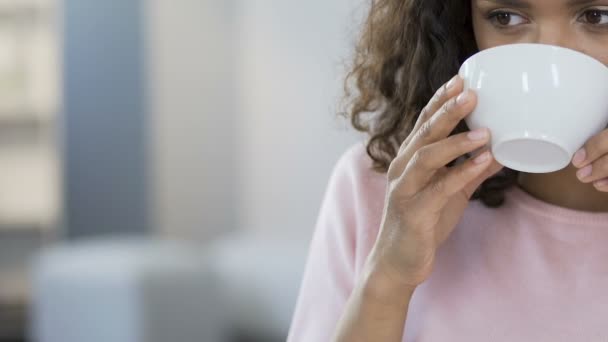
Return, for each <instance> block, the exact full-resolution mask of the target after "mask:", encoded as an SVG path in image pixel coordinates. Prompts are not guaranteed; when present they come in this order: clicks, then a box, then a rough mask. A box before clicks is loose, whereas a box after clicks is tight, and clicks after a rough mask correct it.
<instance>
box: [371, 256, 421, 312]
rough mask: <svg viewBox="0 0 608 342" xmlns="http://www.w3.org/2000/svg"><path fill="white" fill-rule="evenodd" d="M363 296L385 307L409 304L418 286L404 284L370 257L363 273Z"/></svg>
mask: <svg viewBox="0 0 608 342" xmlns="http://www.w3.org/2000/svg"><path fill="white" fill-rule="evenodd" d="M360 286H361V294H362V295H363V296H364V297H365V298H366V299H368V300H371V301H374V302H376V303H378V304H381V305H384V306H395V305H397V306H399V307H402V306H403V305H404V304H407V303H409V300H410V299H411V297H412V296H413V294H414V291H415V290H416V288H417V285H413V284H404V283H403V282H400V281H399V280H397V279H394V278H393V277H391V276H390V275H389V273H388V272H387V271H386V270H385V269H384V268H383V267H382V266H381V264H380V263H379V262H377V260H375V259H374V258H373V257H371V256H370V258H369V259H368V262H367V263H366V264H365V267H364V269H363V272H362V279H361V283H360Z"/></svg>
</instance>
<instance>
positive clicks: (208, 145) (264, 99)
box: [146, 0, 360, 238]
mask: <svg viewBox="0 0 608 342" xmlns="http://www.w3.org/2000/svg"><path fill="white" fill-rule="evenodd" d="M355 3H356V2H352V1H347V0H332V1H323V0H309V1H299V0H204V1H201V0H176V1H171V2H169V1H162V0H154V1H152V0H151V1H148V2H146V6H147V13H148V15H147V20H146V32H147V52H148V73H147V74H148V79H149V82H148V84H149V86H148V88H149V92H148V93H149V107H150V108H151V110H152V111H151V114H152V116H151V118H152V119H151V120H152V128H151V133H152V134H151V136H150V137H149V138H150V141H151V145H150V146H151V149H150V152H149V153H150V160H151V164H150V165H151V167H150V169H151V177H152V181H151V184H153V185H154V189H153V192H152V193H153V196H152V200H153V204H152V205H153V208H154V209H153V215H154V218H155V222H156V224H157V225H158V227H159V228H160V229H161V230H164V231H167V232H169V233H170V234H190V235H192V234H195V235H197V236H200V237H203V238H204V237H208V236H211V235H214V234H216V233H218V232H224V231H230V230H246V231H249V232H253V233H263V234H294V233H297V234H302V235H301V236H305V237H308V236H309V235H310V232H311V231H312V228H313V226H314V222H315V219H316V215H317V211H318V209H319V206H320V203H321V199H322V196H323V192H324V190H325V186H326V184H327V181H328V178H329V175H330V172H331V168H332V167H333V165H334V163H335V162H336V160H337V158H338V157H339V156H340V154H341V153H342V152H343V151H344V150H345V149H346V148H347V147H348V146H349V145H351V144H352V143H353V142H354V141H356V140H358V139H360V137H358V135H356V134H354V133H353V132H352V131H350V130H348V129H347V128H346V127H347V125H346V122H345V121H344V120H338V119H337V118H336V115H335V113H336V111H337V105H338V102H339V99H340V96H341V90H342V86H341V82H342V76H343V68H342V63H343V60H344V59H345V58H347V57H349V52H350V47H351V45H352V43H353V32H352V30H353V28H354V27H356V24H355V23H354V21H353V20H354V19H355V17H356V11H355V10H356V9H355Z"/></svg>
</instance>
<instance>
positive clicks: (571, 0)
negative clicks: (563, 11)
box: [485, 0, 598, 9]
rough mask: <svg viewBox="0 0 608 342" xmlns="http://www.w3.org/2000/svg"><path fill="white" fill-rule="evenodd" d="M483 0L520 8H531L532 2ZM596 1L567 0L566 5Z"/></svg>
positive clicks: (582, 4)
mask: <svg viewBox="0 0 608 342" xmlns="http://www.w3.org/2000/svg"><path fill="white" fill-rule="evenodd" d="M485 1H486V2H491V3H494V4H497V5H500V6H505V7H514V8H521V9H530V8H532V4H530V3H529V2H528V1H526V0H485ZM597 1H598V0H568V2H567V6H568V7H580V6H584V5H588V4H591V3H594V2H597Z"/></svg>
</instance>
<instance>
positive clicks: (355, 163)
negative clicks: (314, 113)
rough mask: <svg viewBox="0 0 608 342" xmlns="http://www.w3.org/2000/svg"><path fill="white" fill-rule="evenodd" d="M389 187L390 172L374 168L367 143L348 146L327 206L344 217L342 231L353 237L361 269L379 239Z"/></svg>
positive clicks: (336, 214)
mask: <svg viewBox="0 0 608 342" xmlns="http://www.w3.org/2000/svg"><path fill="white" fill-rule="evenodd" d="M386 187H387V178H386V174H384V173H380V172H377V171H375V170H373V161H372V159H371V158H370V157H369V155H368V154H367V150H366V145H365V143H363V142H361V143H357V144H355V145H353V146H351V147H350V148H348V149H347V150H346V151H345V152H344V153H343V154H342V156H341V157H340V158H339V160H338V162H337V163H336V166H335V168H334V171H333V174H332V177H331V181H330V186H329V189H328V195H329V196H328V198H326V201H327V200H329V202H328V203H326V204H325V206H324V207H325V209H330V210H327V211H330V212H331V214H330V215H331V216H333V217H334V218H338V217H340V219H339V220H340V221H341V222H342V224H341V226H342V227H341V229H342V230H343V232H342V234H344V235H346V236H350V237H351V238H352V240H351V243H352V247H354V250H355V254H356V255H354V257H355V265H356V267H357V268H358V266H359V265H360V264H361V263H362V262H363V261H364V259H365V258H366V256H367V254H368V253H369V251H370V249H371V247H372V246H373V244H374V242H375V240H376V237H377V234H378V231H379V228H380V225H381V221H382V213H383V211H384V202H385V195H386Z"/></svg>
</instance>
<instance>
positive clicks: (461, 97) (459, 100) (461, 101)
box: [456, 90, 471, 105]
mask: <svg viewBox="0 0 608 342" xmlns="http://www.w3.org/2000/svg"><path fill="white" fill-rule="evenodd" d="M470 98H471V97H470V94H469V91H468V90H465V91H464V93H462V94H460V95H458V97H457V98H456V103H457V104H458V105H463V104H465V103H467V102H469V99H470Z"/></svg>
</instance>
